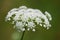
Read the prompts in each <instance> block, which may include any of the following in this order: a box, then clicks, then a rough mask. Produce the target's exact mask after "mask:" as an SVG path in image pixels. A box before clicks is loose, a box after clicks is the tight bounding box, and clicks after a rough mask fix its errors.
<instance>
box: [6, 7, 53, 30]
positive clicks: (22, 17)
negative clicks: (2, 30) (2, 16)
mask: <svg viewBox="0 0 60 40" xmlns="http://www.w3.org/2000/svg"><path fill="white" fill-rule="evenodd" d="M51 20H52V17H51V15H50V14H49V13H48V12H47V11H45V14H43V13H42V12H41V11H40V10H38V9H32V8H27V7H26V6H20V7H19V8H13V9H12V10H10V11H9V12H8V14H7V16H6V21H11V22H12V24H14V27H15V28H16V29H17V30H19V31H25V30H28V31H29V30H32V31H35V28H36V26H37V25H40V26H42V27H45V28H47V29H49V27H51V24H50V21H51Z"/></svg>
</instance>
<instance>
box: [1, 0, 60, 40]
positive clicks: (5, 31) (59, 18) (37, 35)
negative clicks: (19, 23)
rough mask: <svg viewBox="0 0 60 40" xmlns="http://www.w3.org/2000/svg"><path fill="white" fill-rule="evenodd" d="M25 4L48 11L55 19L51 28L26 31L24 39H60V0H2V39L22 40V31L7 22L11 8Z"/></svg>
mask: <svg viewBox="0 0 60 40" xmlns="http://www.w3.org/2000/svg"><path fill="white" fill-rule="evenodd" d="M22 5H25V6H27V7H30V8H34V9H39V10H41V11H42V12H43V13H44V12H45V11H48V12H49V13H50V14H51V15H52V18H53V20H52V21H51V24H52V27H51V28H50V29H49V30H46V29H45V28H37V29H36V32H32V31H26V32H25V34H24V37H23V40H60V1H59V0H0V40H20V39H21V36H22V32H21V33H19V32H17V31H16V30H15V29H13V25H11V24H10V23H9V22H5V17H6V15H7V13H8V11H9V10H11V9H12V8H18V7H19V6H22Z"/></svg>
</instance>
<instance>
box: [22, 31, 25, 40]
mask: <svg viewBox="0 0 60 40" xmlns="http://www.w3.org/2000/svg"><path fill="white" fill-rule="evenodd" d="M24 33H25V31H23V34H22V37H21V40H23V37H24Z"/></svg>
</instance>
